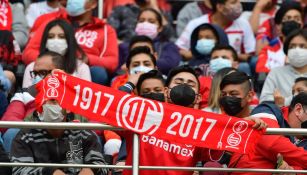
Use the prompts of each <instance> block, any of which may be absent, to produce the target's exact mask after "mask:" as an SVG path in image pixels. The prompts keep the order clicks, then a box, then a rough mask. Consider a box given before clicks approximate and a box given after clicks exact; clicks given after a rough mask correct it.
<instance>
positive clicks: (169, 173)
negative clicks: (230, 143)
mask: <svg viewBox="0 0 307 175" xmlns="http://www.w3.org/2000/svg"><path fill="white" fill-rule="evenodd" d="M124 135H125V136H124V137H125V138H126V141H127V148H126V149H127V159H126V165H132V155H133V153H132V147H133V133H132V132H129V131H127V132H125V134H124ZM139 141H140V154H139V158H140V161H139V162H140V166H177V167H178V166H179V167H195V165H196V163H197V161H200V160H205V161H210V158H211V159H212V160H218V159H219V158H220V157H221V156H222V155H223V152H222V151H213V150H212V151H210V152H209V149H206V148H199V147H195V146H193V145H187V144H179V143H172V142H169V141H167V140H163V139H159V138H156V137H154V136H149V135H139ZM140 174H142V175H152V174H155V175H192V174H193V172H192V171H175V170H140ZM123 175H132V170H124V171H123Z"/></svg>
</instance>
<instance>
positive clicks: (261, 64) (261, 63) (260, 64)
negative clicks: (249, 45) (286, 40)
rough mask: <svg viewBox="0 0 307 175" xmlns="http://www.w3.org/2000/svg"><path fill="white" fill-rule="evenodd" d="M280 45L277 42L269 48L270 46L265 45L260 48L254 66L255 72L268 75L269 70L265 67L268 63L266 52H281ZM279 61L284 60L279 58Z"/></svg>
mask: <svg viewBox="0 0 307 175" xmlns="http://www.w3.org/2000/svg"><path fill="white" fill-rule="evenodd" d="M282 49H283V48H282V43H280V42H278V43H276V44H275V45H273V46H271V45H267V46H265V47H264V48H262V50H261V51H260V53H259V56H258V61H257V64H256V72H258V73H260V72H265V73H269V72H270V69H269V67H268V66H266V64H267V62H268V59H269V58H268V51H271V52H278V51H280V50H282ZM280 59H284V58H280Z"/></svg>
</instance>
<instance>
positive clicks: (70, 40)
mask: <svg viewBox="0 0 307 175" xmlns="http://www.w3.org/2000/svg"><path fill="white" fill-rule="evenodd" d="M54 26H60V27H61V28H62V29H63V30H64V34H65V39H66V41H67V46H68V48H67V52H66V54H65V55H64V71H65V72H67V73H69V74H72V73H73V72H74V71H75V70H76V69H77V58H80V59H81V60H83V59H84V58H85V54H84V51H83V50H82V49H81V48H80V47H79V45H78V43H77V41H76V38H75V31H74V29H73V27H72V26H71V25H70V24H69V23H68V22H67V21H65V20H64V19H55V20H53V21H51V22H49V23H48V24H47V26H46V27H45V30H44V33H43V36H42V40H41V46H40V49H39V52H40V54H41V53H44V52H46V51H48V49H47V48H46V43H47V40H48V34H49V31H50V29H52V28H53V27H54Z"/></svg>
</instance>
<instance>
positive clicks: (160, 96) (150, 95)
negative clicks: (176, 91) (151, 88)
mask: <svg viewBox="0 0 307 175" xmlns="http://www.w3.org/2000/svg"><path fill="white" fill-rule="evenodd" d="M141 97H144V98H148V99H151V100H157V101H161V102H165V98H164V94H163V93H153V92H151V93H147V94H142V95H141Z"/></svg>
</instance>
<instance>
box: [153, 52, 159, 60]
mask: <svg viewBox="0 0 307 175" xmlns="http://www.w3.org/2000/svg"><path fill="white" fill-rule="evenodd" d="M153 55H154V56H155V58H156V60H158V59H159V57H158V52H154V53H153Z"/></svg>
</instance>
